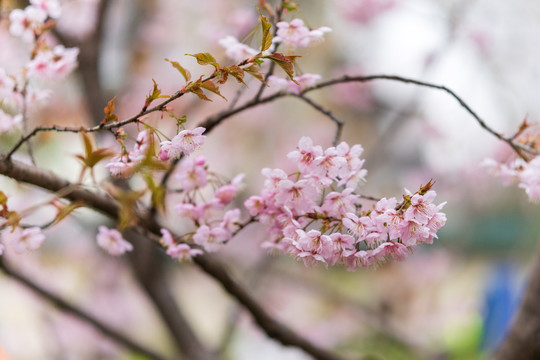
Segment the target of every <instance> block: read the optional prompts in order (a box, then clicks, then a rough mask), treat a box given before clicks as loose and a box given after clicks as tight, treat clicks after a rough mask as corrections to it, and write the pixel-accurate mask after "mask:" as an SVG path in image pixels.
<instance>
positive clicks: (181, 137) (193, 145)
mask: <svg viewBox="0 0 540 360" xmlns="http://www.w3.org/2000/svg"><path fill="white" fill-rule="evenodd" d="M204 131H205V128H202V127H198V128H195V129H193V130H187V129H186V130H182V131H180V132H179V133H178V134H177V135H175V136H174V137H173V138H172V139H171V140H167V141H162V142H161V143H160V151H159V154H158V155H157V156H158V159H159V160H160V161H168V160H170V159H179V158H180V156H181V155H184V156H189V155H190V154H191V153H193V152H194V151H195V150H197V149H198V148H199V147H201V146H202V145H203V144H204V139H205V138H206V136H205V135H202V133H203V132H204ZM122 144H123V141H122ZM153 144H154V135H153V132H152V131H150V130H143V131H141V132H139V134H138V135H137V139H136V141H135V145H134V146H133V149H132V150H131V151H130V150H128V149H127V148H126V146H125V145H124V144H123V146H122V152H121V153H120V154H119V155H117V156H115V157H114V158H112V159H111V160H110V161H109V162H108V163H107V165H105V167H106V168H107V169H108V170H109V171H110V172H111V175H113V176H117V177H122V178H128V177H130V176H131V175H132V174H133V171H134V169H135V167H136V165H137V164H139V163H140V162H141V161H142V160H143V159H145V158H146V157H147V155H148V152H149V151H150V152H151V153H152V152H153V150H154V149H153Z"/></svg>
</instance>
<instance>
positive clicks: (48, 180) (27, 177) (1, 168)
mask: <svg viewBox="0 0 540 360" xmlns="http://www.w3.org/2000/svg"><path fill="white" fill-rule="evenodd" d="M0 174H2V175H5V176H8V177H11V178H13V179H14V180H17V181H20V182H26V183H29V184H32V185H36V186H38V187H41V188H43V189H46V190H49V191H53V192H56V191H59V190H61V189H65V188H69V187H73V188H74V189H73V190H71V191H69V192H67V191H66V192H65V193H64V194H63V197H64V198H66V199H68V200H71V201H75V200H79V201H82V202H84V203H85V204H86V205H87V206H89V207H91V208H93V209H95V210H97V211H99V212H101V213H103V214H105V215H107V216H109V217H111V218H113V219H118V213H119V209H120V207H119V205H118V203H117V202H116V201H115V200H113V199H112V198H110V197H108V196H106V195H102V194H98V193H93V192H91V191H88V190H84V189H81V188H75V186H74V185H72V184H71V183H69V182H68V181H67V180H64V179H61V178H59V177H58V176H56V175H54V174H53V173H52V172H49V171H46V170H43V169H39V168H36V167H33V166H30V165H26V164H24V163H21V162H19V161H15V160H11V161H8V160H5V159H0ZM134 220H135V222H136V223H138V224H139V226H141V227H142V228H143V229H145V230H147V231H148V233H147V235H148V236H149V237H151V235H153V240H155V242H156V243H157V242H158V239H159V237H160V230H161V228H162V227H161V225H160V224H159V223H158V222H156V221H155V220H154V219H153V218H152V217H149V216H147V215H146V214H141V213H140V211H135V219H134ZM142 231H143V230H142ZM143 233H145V232H144V231H143ZM194 262H195V263H196V264H197V265H199V267H200V268H201V269H202V270H203V271H204V272H206V273H207V274H208V275H209V276H211V277H213V278H214V279H215V280H216V281H218V282H219V283H220V284H221V285H222V286H223V288H224V289H225V290H226V291H227V292H228V293H229V294H230V295H231V296H232V297H233V298H235V299H236V300H237V301H238V302H239V303H240V304H241V305H242V306H244V308H246V309H247V310H248V311H249V312H250V313H251V315H252V316H253V318H254V320H255V321H256V323H257V324H258V325H259V326H260V327H261V329H262V330H263V331H264V332H266V334H267V335H268V336H269V337H271V338H273V339H275V340H277V341H279V342H280V343H282V344H284V345H289V346H295V347H298V348H301V349H302V350H304V351H305V352H306V353H308V354H310V355H311V356H313V357H314V358H315V359H319V360H339V359H341V357H340V356H338V355H336V354H334V353H332V352H330V351H328V350H326V349H322V348H320V347H318V346H316V345H315V344H313V343H311V342H310V341H308V340H307V339H305V338H303V337H302V336H300V335H298V334H297V333H295V332H294V331H293V330H292V329H290V328H289V327H288V326H286V325H285V324H282V323H281V322H279V321H277V320H275V319H274V318H273V317H272V316H271V315H270V314H269V313H268V312H266V310H264V309H263V308H262V306H261V305H259V303H258V302H257V300H255V299H254V298H253V297H252V296H251V294H249V292H248V291H247V290H246V289H244V288H243V286H242V285H240V283H238V282H237V281H236V280H235V279H234V278H233V276H232V275H231V274H230V273H229V271H228V269H227V267H226V266H225V265H224V264H223V263H222V262H221V261H220V260H219V259H217V258H216V257H214V256H211V255H208V254H205V255H199V256H196V257H195V258H194Z"/></svg>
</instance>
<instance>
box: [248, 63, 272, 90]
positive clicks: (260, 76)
mask: <svg viewBox="0 0 540 360" xmlns="http://www.w3.org/2000/svg"><path fill="white" fill-rule="evenodd" d="M259 69H260V67H259V66H257V65H255V64H252V65H251V66H249V67H246V68H244V71H245V72H247V73H248V74H249V75H251V76H253V77H254V78H255V79H257V80H259V81H260V82H262V83H263V84H266V81H264V76H263V74H262V73H261V72H260V71H259ZM266 85H268V84H266Z"/></svg>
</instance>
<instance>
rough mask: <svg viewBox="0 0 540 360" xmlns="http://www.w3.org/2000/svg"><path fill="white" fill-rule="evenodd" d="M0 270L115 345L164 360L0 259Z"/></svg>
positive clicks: (157, 359)
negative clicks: (81, 321)
mask: <svg viewBox="0 0 540 360" xmlns="http://www.w3.org/2000/svg"><path fill="white" fill-rule="evenodd" d="M0 269H1V270H2V271H3V272H4V273H5V274H6V275H8V276H9V277H11V278H12V279H13V280H15V281H17V282H19V283H20V284H22V285H23V286H25V287H27V288H28V289H30V290H32V291H33V292H34V293H36V294H37V295H39V296H40V297H42V298H44V299H46V300H48V301H49V302H50V303H51V304H52V305H53V306H54V307H56V308H58V309H59V310H61V311H63V312H66V313H70V314H72V315H74V316H76V317H78V318H79V319H81V320H83V321H84V322H86V323H88V324H90V325H92V326H93V327H94V328H96V329H97V330H98V331H100V332H101V333H102V334H104V335H106V336H107V337H108V338H110V339H111V340H113V341H114V342H116V343H117V344H119V345H121V346H123V347H125V348H126V349H129V350H131V351H133V352H136V353H139V354H142V355H145V356H146V357H148V358H150V359H155V360H164V359H165V357H163V356H162V355H158V354H156V353H155V352H153V351H152V350H148V349H146V348H144V347H143V346H141V345H139V344H137V343H136V342H134V341H133V340H130V339H128V338H127V337H125V336H124V335H122V334H120V333H119V332H118V331H116V330H114V329H112V328H110V327H109V326H108V325H105V324H103V323H102V322H101V321H99V320H98V319H96V318H94V317H93V316H91V315H89V314H88V313H86V312H85V311H84V310H81V309H79V308H77V307H75V306H74V305H71V304H70V303H68V302H67V301H65V300H63V299H61V298H60V297H59V296H58V295H55V294H53V293H52V292H50V291H48V290H45V289H44V288H42V287H41V286H39V285H38V284H36V283H34V282H33V281H32V280H30V279H29V278H27V277H26V276H24V275H22V274H20V273H18V272H17V271H15V270H13V269H11V267H9V266H7V265H6V264H5V262H4V260H3V259H2V258H0Z"/></svg>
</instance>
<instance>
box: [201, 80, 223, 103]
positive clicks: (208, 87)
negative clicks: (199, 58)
mask: <svg viewBox="0 0 540 360" xmlns="http://www.w3.org/2000/svg"><path fill="white" fill-rule="evenodd" d="M201 88H203V89H206V90H208V91H210V92H213V93H214V94H216V95H219V96H221V97H222V98H223V99H224V100H225V101H227V99H226V98H225V96H223V95H221V93H220V92H219V87H218V86H217V85H216V84H214V83H213V82H212V81H211V80H206V81H205V82H203V83H202V84H201Z"/></svg>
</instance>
